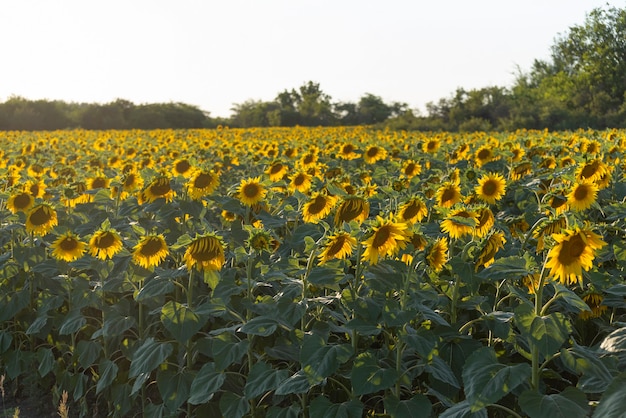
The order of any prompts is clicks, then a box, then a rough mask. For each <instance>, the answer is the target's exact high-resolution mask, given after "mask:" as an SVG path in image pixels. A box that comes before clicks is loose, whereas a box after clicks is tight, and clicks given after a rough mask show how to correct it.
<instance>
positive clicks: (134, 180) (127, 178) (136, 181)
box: [122, 169, 143, 192]
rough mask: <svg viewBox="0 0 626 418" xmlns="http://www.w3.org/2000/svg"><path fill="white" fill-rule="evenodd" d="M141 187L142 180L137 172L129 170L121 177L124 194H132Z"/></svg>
mask: <svg viewBox="0 0 626 418" xmlns="http://www.w3.org/2000/svg"><path fill="white" fill-rule="evenodd" d="M142 187H143V178H142V177H141V174H139V172H137V171H135V170H134V169H131V170H129V171H127V172H125V173H124V175H123V176H122V188H123V189H124V191H125V192H133V191H135V190H139V189H141V188H142Z"/></svg>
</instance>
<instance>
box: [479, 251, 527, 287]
mask: <svg viewBox="0 0 626 418" xmlns="http://www.w3.org/2000/svg"><path fill="white" fill-rule="evenodd" d="M534 270H535V262H534V260H532V258H531V257H529V256H526V255H525V256H524V257H518V256H512V257H503V258H499V259H497V260H496V261H494V263H493V264H491V265H490V266H489V267H487V268H485V269H484V270H483V271H481V272H480V273H478V274H477V275H476V276H477V277H480V278H483V279H487V280H489V281H502V280H504V279H517V278H520V277H525V276H528V275H529V274H533V272H534Z"/></svg>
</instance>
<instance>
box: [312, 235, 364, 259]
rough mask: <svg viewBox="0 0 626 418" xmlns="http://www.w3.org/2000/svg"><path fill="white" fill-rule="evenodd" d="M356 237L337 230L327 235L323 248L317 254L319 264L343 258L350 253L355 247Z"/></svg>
mask: <svg viewBox="0 0 626 418" xmlns="http://www.w3.org/2000/svg"><path fill="white" fill-rule="evenodd" d="M356 244H357V241H356V238H354V237H353V236H351V235H350V234H348V233H347V232H343V231H342V232H337V233H335V234H332V235H331V236H329V237H328V239H327V241H326V244H325V245H324V249H323V250H322V252H321V253H320V254H319V255H318V258H319V260H320V264H324V263H326V262H327V261H329V260H333V259H336V258H337V259H344V258H348V257H350V255H352V251H353V250H354V247H356Z"/></svg>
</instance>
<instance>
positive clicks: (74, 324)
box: [59, 309, 87, 335]
mask: <svg viewBox="0 0 626 418" xmlns="http://www.w3.org/2000/svg"><path fill="white" fill-rule="evenodd" d="M86 323H87V319H86V318H85V317H84V316H83V314H82V313H81V312H80V310H79V309H76V310H73V311H70V312H69V313H68V314H67V316H66V317H65V320H64V321H63V324H61V328H59V334H61V335H69V334H74V333H75V332H78V331H80V329H81V328H82V327H83V326H84V325H85V324H86Z"/></svg>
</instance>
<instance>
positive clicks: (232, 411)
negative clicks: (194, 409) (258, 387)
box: [220, 392, 250, 418]
mask: <svg viewBox="0 0 626 418" xmlns="http://www.w3.org/2000/svg"><path fill="white" fill-rule="evenodd" d="M249 410H250V404H249V403H248V401H247V400H246V398H244V397H243V396H240V395H238V394H236V393H233V392H226V393H224V394H223V395H222V397H221V398H220V411H222V416H223V417H228V418H241V417H243V416H244V415H245V414H246V413H248V411H249Z"/></svg>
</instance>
